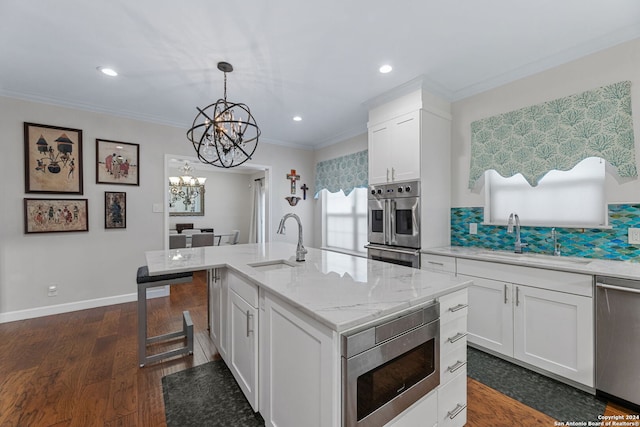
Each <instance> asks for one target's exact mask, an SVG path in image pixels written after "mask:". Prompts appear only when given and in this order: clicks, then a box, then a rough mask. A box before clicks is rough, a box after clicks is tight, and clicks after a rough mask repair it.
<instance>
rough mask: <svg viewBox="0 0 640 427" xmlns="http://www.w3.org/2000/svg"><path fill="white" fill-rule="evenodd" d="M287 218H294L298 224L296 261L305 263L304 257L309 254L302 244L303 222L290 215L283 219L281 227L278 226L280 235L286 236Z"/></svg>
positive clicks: (294, 215) (296, 216) (292, 214)
mask: <svg viewBox="0 0 640 427" xmlns="http://www.w3.org/2000/svg"><path fill="white" fill-rule="evenodd" d="M287 218H293V219H295V220H296V222H297V223H298V247H297V248H296V261H298V262H300V261H304V255H305V254H306V253H307V250H306V249H305V247H304V245H303V244H302V222H300V217H298V215H296V214H294V213H288V214H286V215H285V216H283V217H282V219H281V220H280V225H278V231H277V233H278V234H285V231H286V229H285V227H284V222H285V221H286V220H287Z"/></svg>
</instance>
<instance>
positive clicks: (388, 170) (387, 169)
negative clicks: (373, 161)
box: [387, 168, 389, 182]
mask: <svg viewBox="0 0 640 427" xmlns="http://www.w3.org/2000/svg"><path fill="white" fill-rule="evenodd" d="M387 182H389V168H387Z"/></svg>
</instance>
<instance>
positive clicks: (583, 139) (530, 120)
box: [469, 81, 638, 188]
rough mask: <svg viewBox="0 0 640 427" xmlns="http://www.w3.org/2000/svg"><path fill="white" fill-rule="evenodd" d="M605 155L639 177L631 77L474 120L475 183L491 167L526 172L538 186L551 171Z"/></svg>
mask: <svg viewBox="0 0 640 427" xmlns="http://www.w3.org/2000/svg"><path fill="white" fill-rule="evenodd" d="M587 157H601V158H603V159H605V160H607V161H608V162H609V164H611V165H612V166H615V167H616V168H617V171H618V175H619V176H620V177H637V176H638V173H637V170H636V161H635V149H634V135H633V123H632V115H631V82H629V81H624V82H619V83H615V84H612V85H609V86H604V87H601V88H598V89H595V90H590V91H586V92H582V93H579V94H576V95H572V96H568V97H566V98H559V99H555V100H553V101H549V102H545V103H542V104H538V105H534V106H531V107H526V108H522V109H520V110H515V111H511V112H508V113H504V114H500V115H497V116H493V117H489V118H486V119H482V120H478V121H475V122H473V123H471V167H470V173H469V188H473V187H474V186H475V185H476V181H477V180H478V178H480V177H481V176H482V175H483V174H484V172H485V171H486V170H490V169H494V170H495V171H496V172H498V173H499V174H500V175H502V176H504V177H510V176H513V175H515V174H517V173H521V174H522V175H523V176H524V178H525V179H526V180H527V181H528V182H529V184H531V185H532V186H536V185H537V184H538V181H539V180H540V179H541V178H542V177H543V176H544V175H545V174H546V173H547V172H549V171H550V170H552V169H557V170H563V171H565V170H569V169H571V168H573V167H574V166H575V165H576V164H578V163H579V162H580V161H582V160H584V159H586V158H587Z"/></svg>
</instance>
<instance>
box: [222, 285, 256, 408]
mask: <svg viewBox="0 0 640 427" xmlns="http://www.w3.org/2000/svg"><path fill="white" fill-rule="evenodd" d="M227 277H228V283H229V300H228V310H229V312H228V313H229V317H228V319H229V322H228V332H229V343H228V354H227V359H226V361H227V366H229V369H230V370H231V373H233V376H234V377H235V379H236V381H237V382H238V385H239V386H240V389H242V391H243V393H244V395H245V397H246V398H247V400H248V401H249V403H250V404H251V407H252V408H253V410H254V411H257V410H258V331H257V326H258V288H257V287H256V286H255V285H253V284H251V283H248V282H246V281H244V280H243V279H241V278H239V277H238V276H237V275H236V274H234V273H233V272H229V273H228V275H227Z"/></svg>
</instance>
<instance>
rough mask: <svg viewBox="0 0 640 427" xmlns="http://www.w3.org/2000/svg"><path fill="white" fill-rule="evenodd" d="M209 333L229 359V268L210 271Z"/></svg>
mask: <svg viewBox="0 0 640 427" xmlns="http://www.w3.org/2000/svg"><path fill="white" fill-rule="evenodd" d="M208 276H209V334H210V335H211V339H212V340H213V344H214V345H215V346H216V348H217V349H218V352H219V353H220V356H222V358H223V359H224V360H226V359H227V327H226V324H227V306H228V303H227V300H228V298H227V294H228V289H229V288H228V286H227V270H226V269H224V268H214V269H212V270H211V271H210V272H209V275H208Z"/></svg>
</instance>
